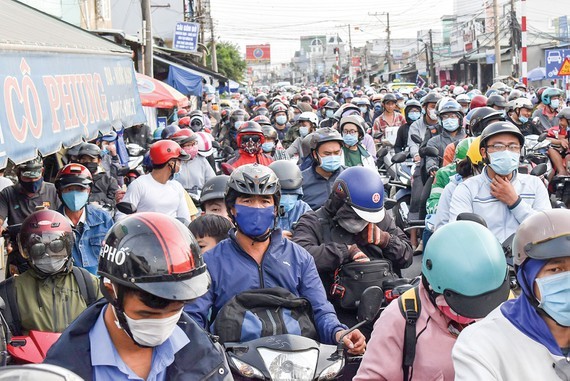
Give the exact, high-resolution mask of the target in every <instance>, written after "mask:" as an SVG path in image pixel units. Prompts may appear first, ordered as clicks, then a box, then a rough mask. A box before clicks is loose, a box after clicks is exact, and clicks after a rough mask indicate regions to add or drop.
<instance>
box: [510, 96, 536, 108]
mask: <svg viewBox="0 0 570 381" xmlns="http://www.w3.org/2000/svg"><path fill="white" fill-rule="evenodd" d="M514 102H515V103H514V105H513V110H518V109H519V108H526V109H528V110H531V111H532V110H533V108H534V106H533V105H532V101H531V100H530V99H528V98H526V97H520V98H517V99H515V100H514Z"/></svg>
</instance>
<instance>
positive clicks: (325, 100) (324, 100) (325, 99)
mask: <svg viewBox="0 0 570 381" xmlns="http://www.w3.org/2000/svg"><path fill="white" fill-rule="evenodd" d="M330 101H332V99H330V98H328V97H323V98H321V99H320V100H319V104H318V106H317V108H318V109H319V110H320V109H322V108H323V107H325V106H326V105H327V103H329V102H330Z"/></svg>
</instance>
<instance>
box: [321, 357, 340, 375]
mask: <svg viewBox="0 0 570 381" xmlns="http://www.w3.org/2000/svg"><path fill="white" fill-rule="evenodd" d="M343 367H344V358H343V357H341V358H339V359H338V360H336V361H335V362H333V363H332V364H331V365H329V366H327V367H326V368H325V369H324V370H323V371H322V372H321V374H319V381H321V380H334V379H335V378H336V376H338V374H339V373H340V371H341V370H342V368H343Z"/></svg>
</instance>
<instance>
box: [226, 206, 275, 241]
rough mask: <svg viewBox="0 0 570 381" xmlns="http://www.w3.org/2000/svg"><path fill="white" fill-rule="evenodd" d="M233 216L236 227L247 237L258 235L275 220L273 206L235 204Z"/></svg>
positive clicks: (271, 225)
mask: <svg viewBox="0 0 570 381" xmlns="http://www.w3.org/2000/svg"><path fill="white" fill-rule="evenodd" d="M235 208H236V215H235V216H234V218H235V220H236V224H237V226H238V229H239V230H240V231H241V232H242V233H243V234H245V235H246V236H248V237H249V238H254V237H259V236H261V235H263V234H265V232H267V229H269V228H271V227H273V224H274V222H275V207H274V206H268V207H267V208H253V207H251V206H245V205H239V204H236V205H235Z"/></svg>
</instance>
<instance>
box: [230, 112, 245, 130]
mask: <svg viewBox="0 0 570 381" xmlns="http://www.w3.org/2000/svg"><path fill="white" fill-rule="evenodd" d="M248 119H249V115H248V114H247V112H245V111H243V110H242V109H237V110H234V111H232V113H231V114H230V127H231V128H233V129H236V130H237V129H238V128H239V127H240V125H241V124H243V123H244V122H245V121H246V120H248ZM236 123H237V125H236Z"/></svg>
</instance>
